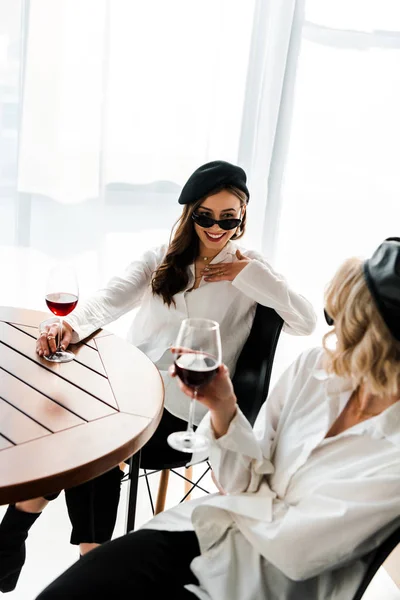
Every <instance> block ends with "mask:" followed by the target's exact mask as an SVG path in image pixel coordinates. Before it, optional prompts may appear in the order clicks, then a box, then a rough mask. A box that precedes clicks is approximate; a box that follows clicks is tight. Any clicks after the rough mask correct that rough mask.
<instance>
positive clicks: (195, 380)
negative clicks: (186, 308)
mask: <svg viewBox="0 0 400 600" xmlns="http://www.w3.org/2000/svg"><path fill="white" fill-rule="evenodd" d="M175 353H176V358H175V369H176V374H177V375H178V377H179V378H180V379H181V380H182V381H183V383H184V384H185V385H187V386H188V387H190V388H191V389H192V390H193V396H192V398H191V400H190V409H189V420H188V424H187V429H186V431H176V432H174V433H171V434H170V435H169V436H168V438H167V441H168V444H169V445H170V446H171V447H172V448H174V449H175V450H180V451H181V452H191V453H193V452H201V451H203V450H207V448H208V445H209V443H208V440H207V438H205V437H204V436H202V435H200V434H198V433H196V432H195V431H194V430H193V419H194V412H195V406H196V397H197V392H198V390H199V389H200V388H201V387H202V386H203V385H206V384H207V383H209V382H210V381H211V380H212V378H213V377H214V376H215V375H216V373H217V370H218V367H219V365H220V364H221V354H222V351H221V337H220V331H219V324H218V323H217V322H216V321H211V320H209V319H184V320H183V321H182V323H181V327H180V329H179V333H178V337H177V339H176V344H175Z"/></svg>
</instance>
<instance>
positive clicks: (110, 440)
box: [0, 413, 158, 505]
mask: <svg viewBox="0 0 400 600" xmlns="http://www.w3.org/2000/svg"><path fill="white" fill-rule="evenodd" d="M157 425H158V420H157V419H155V420H153V421H152V420H151V419H146V418H145V417H137V416H132V415H127V414H123V413H116V414H114V415H112V416H110V417H105V418H104V419H98V420H97V421H93V422H91V423H86V424H85V425H80V426H78V427H73V428H72V429H68V430H67V431H61V432H59V433H55V434H52V435H50V436H49V437H46V438H42V439H41V440H34V441H33V442H29V443H28V444H23V445H21V446H14V447H12V448H8V449H5V450H3V451H1V452H0V505H1V504H8V503H11V502H15V501H20V500H27V499H28V498H32V497H37V496H42V495H45V494H50V493H53V492H58V491H60V490H62V489H65V487H73V486H74V485H77V484H79V483H83V482H84V481H88V480H89V479H92V478H93V477H96V476H98V475H100V474H101V473H104V472H106V471H108V470H109V469H111V468H112V467H114V466H116V465H117V464H119V463H120V462H122V461H123V460H125V459H126V458H128V457H129V456H131V455H132V454H134V453H135V452H137V450H139V448H141V447H142V446H143V445H144V444H145V443H146V442H147V441H148V440H149V439H150V437H151V435H152V434H153V433H154V431H155V429H156V428H157ZM27 456H29V461H27V460H26V457H27ZM49 456H51V458H52V460H51V463H49V460H48V457H49ZM15 465H18V469H15Z"/></svg>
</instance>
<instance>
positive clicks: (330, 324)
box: [324, 309, 335, 327]
mask: <svg viewBox="0 0 400 600" xmlns="http://www.w3.org/2000/svg"><path fill="white" fill-rule="evenodd" d="M324 315H325V321H326V322H327V323H328V325H329V327H332V325H334V323H335V321H334V320H333V319H332V317H331V316H330V315H328V313H327V312H326V310H325V309H324Z"/></svg>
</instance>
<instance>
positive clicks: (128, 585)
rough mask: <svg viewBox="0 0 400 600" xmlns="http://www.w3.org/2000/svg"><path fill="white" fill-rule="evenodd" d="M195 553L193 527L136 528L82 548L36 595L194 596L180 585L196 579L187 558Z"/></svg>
mask: <svg viewBox="0 0 400 600" xmlns="http://www.w3.org/2000/svg"><path fill="white" fill-rule="evenodd" d="M199 554H200V549H199V545H198V542H197V537H196V534H195V533H194V532H192V531H183V532H182V531H180V532H170V531H156V530H151V529H140V530H138V531H135V532H134V533H129V534H127V535H124V536H121V537H119V538H117V539H115V540H113V541H112V542H107V543H106V544H103V545H102V546H100V547H99V548H96V549H95V550H92V551H91V552H89V553H88V554H86V555H85V556H84V557H83V558H82V559H80V560H78V561H77V562H76V563H75V564H73V565H72V567H70V568H69V569H68V570H67V571H65V573H63V574H62V575H61V576H60V577H58V578H57V579H56V580H55V581H53V583H51V584H50V585H49V586H48V587H47V588H46V589H45V590H43V591H42V593H41V594H39V596H38V597H37V599H36V600H56V599H57V600H61V599H62V600H88V599H89V598H112V599H113V600H126V599H127V598H132V600H153V599H154V600H160V599H161V598H173V599H174V600H195V598H196V596H195V595H194V594H192V593H191V592H188V591H187V590H185V589H184V588H183V586H184V585H186V584H189V583H194V584H196V583H198V582H197V579H196V577H195V576H194V574H193V573H192V571H191V570H190V563H191V562H192V560H193V558H195V557H196V556H198V555H199Z"/></svg>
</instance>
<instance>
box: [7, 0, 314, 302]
mask: <svg viewBox="0 0 400 600" xmlns="http://www.w3.org/2000/svg"><path fill="white" fill-rule="evenodd" d="M302 5H303V3H302V2H301V3H296V1H295V0H283V1H282V2H279V3H276V2H266V1H264V0H234V1H232V0H191V1H190V2H187V0H168V1H166V0H148V1H147V2H145V3H143V2H141V1H140V0H112V1H110V0H83V1H82V0H29V1H28V0H19V1H17V0H16V1H15V3H14V4H12V5H11V4H10V3H9V2H7V0H2V1H1V0H0V11H1V12H0V17H3V15H4V19H3V18H0V28H3V29H4V35H3V37H2V39H3V42H4V44H3V48H4V61H5V66H6V68H7V69H8V70H9V71H10V74H12V77H13V80H12V95H13V98H12V103H11V104H12V110H13V111H14V112H13V114H12V119H13V121H12V123H11V122H9V123H6V125H7V127H8V128H9V130H10V132H7V135H8V134H9V133H11V134H12V154H10V153H9V151H8V150H7V149H6V148H5V146H2V147H1V148H0V157H1V158H4V157H6V159H7V161H9V172H8V179H7V180H6V181H5V174H4V173H2V175H1V176H0V178H1V180H0V185H2V184H3V183H6V184H7V189H8V192H7V193H8V196H7V199H6V200H5V202H4V205H2V209H1V210H3V211H4V213H3V214H4V219H2V224H3V225H0V227H2V229H4V236H3V235H2V239H1V242H0V243H1V245H2V251H3V252H9V250H10V248H11V249H12V257H13V259H12V260H11V261H8V265H7V267H6V266H5V265H4V266H3V280H7V281H9V282H11V283H10V285H8V286H7V288H6V289H3V290H2V293H1V296H2V298H1V300H0V302H1V304H6V303H11V304H18V305H20V306H21V305H22V306H30V307H34V308H44V302H43V294H42V292H41V290H42V289H43V288H44V284H45V276H46V274H47V272H48V269H49V266H50V264H51V263H52V262H53V261H54V260H57V259H60V260H61V259H66V258H68V259H71V260H73V261H74V262H75V264H76V265H77V268H78V275H79V280H80V285H81V297H84V296H86V295H87V294H89V293H90V292H91V291H93V290H94V289H96V288H97V287H98V286H99V285H100V284H101V283H103V282H104V281H105V280H106V279H107V278H108V277H109V276H110V275H112V274H113V273H114V272H116V271H117V270H120V269H122V268H123V267H125V265H126V264H128V263H129V262H130V261H131V260H133V259H135V258H136V257H137V256H139V255H140V254H141V253H142V252H143V251H144V250H145V249H146V248H148V247H149V246H152V245H158V244H160V243H163V242H165V241H168V238H169V234H170V230H171V227H172V225H173V223H174V222H175V220H176V219H177V218H178V216H179V213H180V207H179V205H178V204H177V201H176V200H177V197H178V195H179V192H180V189H181V187H182V185H183V184H184V183H185V181H186V179H187V178H188V177H189V175H190V174H191V173H192V171H193V170H194V169H196V168H197V167H198V166H200V165H201V164H203V163H205V162H207V161H210V160H215V159H223V160H228V161H231V162H234V163H238V164H241V165H242V166H243V167H244V168H245V169H246V171H247V174H248V183H249V187H250V189H251V202H250V206H249V212H248V231H247V233H246V237H245V238H244V239H243V244H244V245H245V246H247V247H251V248H256V249H262V247H263V245H264V244H263V239H264V214H265V211H266V207H267V200H268V175H269V170H270V164H271V161H272V156H273V152H274V145H275V134H276V130H277V124H278V119H279V112H280V105H281V98H282V94H283V90H284V84H285V77H286V73H287V67H288V62H290V61H289V59H288V54H289V49H290V47H291V43H292V36H293V29H294V28H297V29H298V30H300V29H301V14H302V11H301V10H299V8H298V7H299V6H300V7H301V6H302ZM0 52H1V45H0ZM292 59H293V60H294V61H295V59H296V56H294V55H293V57H292ZM292 59H290V60H292ZM0 77H3V75H1V74H0ZM3 106H4V105H3ZM8 110H9V111H10V110H11V109H10V108H9V109H8ZM8 119H9V121H10V119H11V115H10V116H9V117H8ZM4 127H5V123H4V121H3V122H2V127H1V129H0V135H1V139H2V140H3V138H5V137H6V132H5V129H4ZM2 233H3V232H2ZM3 264H4V263H3Z"/></svg>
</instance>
